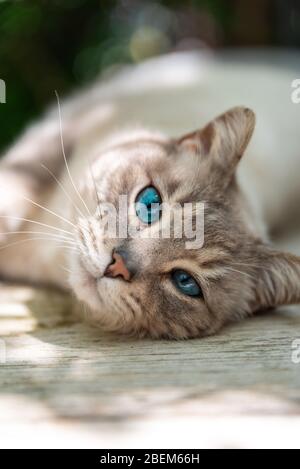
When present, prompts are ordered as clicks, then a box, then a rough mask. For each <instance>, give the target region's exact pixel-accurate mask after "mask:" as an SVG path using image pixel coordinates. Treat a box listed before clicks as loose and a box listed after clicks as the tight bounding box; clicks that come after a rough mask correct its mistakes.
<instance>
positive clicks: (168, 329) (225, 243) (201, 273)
mask: <svg viewBox="0 0 300 469" xmlns="http://www.w3.org/2000/svg"><path fill="white" fill-rule="evenodd" d="M253 129H254V115H253V113H252V112H251V111H249V110H245V109H242V108H237V109H234V110H232V111H230V112H228V113H226V114H225V115H223V116H221V117H220V118H218V119H217V120H216V121H214V122H213V123H211V124H210V125H208V126H207V127H206V128H205V129H203V130H202V131H199V132H196V133H193V134H190V135H187V136H185V137H184V138H181V139H179V140H168V139H163V138H154V137H150V136H145V137H143V138H141V137H139V138H136V139H133V140H130V141H128V142H125V143H123V144H120V145H116V146H114V147H112V148H111V149H109V150H108V151H107V152H105V153H104V154H103V155H101V157H99V159H98V160H96V161H95V162H94V164H93V166H92V168H91V169H92V173H93V178H92V177H89V176H86V183H85V185H84V188H83V190H82V195H83V197H85V200H86V201H88V200H90V203H89V207H90V211H91V216H90V217H87V218H86V219H82V218H81V219H77V220H76V221H77V241H78V248H79V251H80V253H79V254H76V256H74V255H72V256H71V258H70V265H71V269H72V274H71V277H70V282H71V285H72V287H73V290H74V292H75V294H76V295H77V297H78V298H79V299H80V300H81V301H83V302H84V303H86V304H87V305H88V306H89V311H90V314H89V316H90V317H91V318H92V319H93V320H94V321H96V322H98V323H99V324H100V325H101V326H102V327H103V328H106V329H108V330H112V331H119V332H123V333H133V334H138V335H146V334H149V335H151V336H152V337H170V338H187V337H197V336H203V335H207V334H211V333H214V332H216V331H217V330H218V329H220V327H221V326H222V325H223V324H224V323H226V322H228V321H230V320H232V319H234V318H235V317H238V316H243V315H246V314H250V313H251V312H253V310H255V309H258V305H257V294H255V293H254V282H255V275H256V269H257V265H256V264H257V262H258V260H259V256H258V254H257V252H258V250H259V246H260V241H259V240H257V239H256V238H255V233H253V232H252V228H250V226H253V224H252V223H248V221H249V219H251V216H252V214H251V213H249V211H248V207H247V204H246V202H245V201H244V199H243V196H242V194H241V193H240V191H239V188H238V187H237V184H236V181H235V169H236V166H237V163H238V161H239V159H240V157H241V156H242V154H243V152H244V150H245V148H246V146H247V144H248V142H249V139H250V137H251V135H252V132H253ZM93 179H94V180H93ZM145 189H146V191H145ZM95 190H97V197H96V195H95ZM119 196H126V197H127V198H126V210H125V211H126V216H127V219H128V227H129V229H130V228H134V236H133V235H132V236H128V235H127V236H124V233H123V234H122V236H120V235H114V236H112V234H111V233H107V230H106V229H105V228H104V225H103V212H102V216H100V215H99V210H98V211H95V210H94V209H95V206H94V207H93V204H92V200H94V204H95V203H96V204H97V206H98V209H99V202H100V204H107V203H109V204H112V205H113V206H114V207H119V203H120V199H119ZM124 200H125V199H124ZM139 201H142V202H143V203H145V201H146V203H148V202H149V201H151V202H152V201H153V202H155V201H159V202H163V204H164V205H167V206H168V207H175V205H176V204H177V205H176V206H177V207H178V206H182V205H183V204H185V203H193V207H194V210H193V211H192V214H189V216H188V221H189V222H192V226H194V227H195V225H196V216H201V214H200V213H198V212H200V211H201V207H202V206H198V205H197V203H199V202H201V203H202V204H204V225H202V226H204V243H203V246H202V247H201V248H198V249H191V248H190V246H188V245H187V241H189V240H188V239H187V236H186V234H185V233H183V236H182V237H177V236H175V234H174V222H171V233H170V237H169V238H165V237H163V236H162V235H161V233H160V235H157V236H153V233H156V234H157V233H159V230H160V229H161V227H162V226H163V225H164V222H165V217H167V209H166V210H164V209H162V210H161V211H159V212H152V211H151V210H150V212H148V215H149V218H148V219H145V213H143V215H141V213H140V212H139V210H138V205H137V203H138V202H139ZM178 204H179V205H178ZM120 212H121V209H119V210H118V213H117V225H118V226H117V229H119V228H120V225H122V224H123V223H124V213H120ZM123 212H124V209H123ZM146 216H147V212H146ZM167 220H169V218H167ZM150 229H151V230H152V232H151V233H152V235H151V236H148V235H147V234H148V232H149V230H150ZM261 258H263V255H261ZM254 259H256V261H255V262H254Z"/></svg>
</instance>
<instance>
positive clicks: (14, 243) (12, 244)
mask: <svg viewBox="0 0 300 469" xmlns="http://www.w3.org/2000/svg"><path fill="white" fill-rule="evenodd" d="M29 241H57V242H58V241H59V240H57V239H51V238H50V239H49V238H44V237H36V238H26V239H21V240H19V241H15V242H13V243H9V244H5V246H2V247H0V251H2V250H3V249H6V248H8V247H11V246H16V245H17V244H22V243H28V242H29ZM57 247H61V248H62V247H65V248H66V249H68V248H70V249H71V246H68V245H66V246H57ZM72 249H73V250H74V249H76V247H75V246H72ZM78 252H79V250H78Z"/></svg>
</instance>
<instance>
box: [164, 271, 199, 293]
mask: <svg viewBox="0 0 300 469" xmlns="http://www.w3.org/2000/svg"><path fill="white" fill-rule="evenodd" d="M171 276H172V281H173V283H174V285H175V287H176V288H177V289H178V290H179V291H180V292H181V293H183V294H184V295H187V296H198V297H200V296H202V290H201V288H200V287H199V285H198V283H197V282H196V280H195V279H194V278H193V277H192V276H191V275H190V274H188V273H187V272H185V271H184V270H173V272H172V274H171Z"/></svg>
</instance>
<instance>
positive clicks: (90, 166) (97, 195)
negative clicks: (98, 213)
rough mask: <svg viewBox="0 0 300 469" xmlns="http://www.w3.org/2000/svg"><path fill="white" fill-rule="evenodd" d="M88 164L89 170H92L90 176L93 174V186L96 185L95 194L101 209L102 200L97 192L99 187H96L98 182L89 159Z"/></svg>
mask: <svg viewBox="0 0 300 469" xmlns="http://www.w3.org/2000/svg"><path fill="white" fill-rule="evenodd" d="M88 164H89V169H90V174H91V178H92V181H93V184H94V189H95V194H96V200H97V202H98V207H99V209H100V204H101V202H100V198H99V194H98V190H97V185H96V181H95V177H94V174H93V170H92V165H91V161H90V160H89V159H88Z"/></svg>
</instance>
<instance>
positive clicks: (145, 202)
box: [135, 186, 162, 225]
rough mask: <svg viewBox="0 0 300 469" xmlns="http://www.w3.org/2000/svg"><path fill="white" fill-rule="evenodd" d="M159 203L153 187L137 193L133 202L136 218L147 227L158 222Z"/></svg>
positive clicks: (159, 200) (158, 197) (160, 201)
mask: <svg viewBox="0 0 300 469" xmlns="http://www.w3.org/2000/svg"><path fill="white" fill-rule="evenodd" d="M161 203H162V200H161V197H160V195H159V192H158V191H157V190H156V189H155V187H153V186H149V187H146V189H144V190H142V192H140V193H139V195H138V196H137V198H136V201H135V210H136V214H137V216H138V218H139V219H140V220H141V221H142V222H143V223H147V224H148V225H150V224H151V223H154V222H156V221H158V220H159V218H160V213H161Z"/></svg>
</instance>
